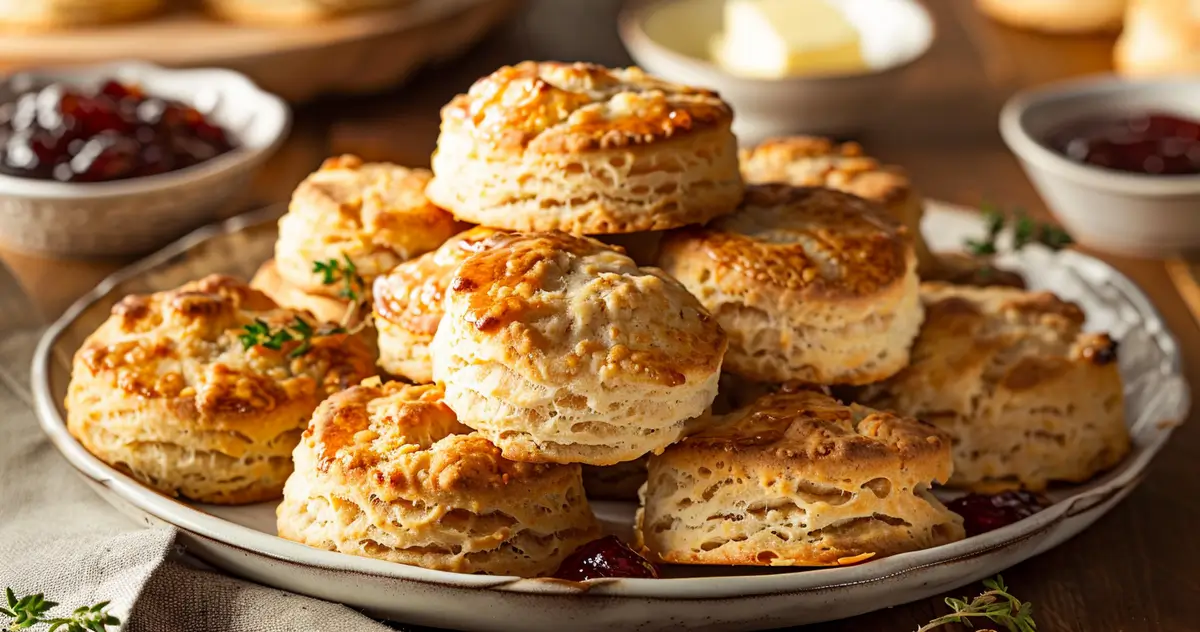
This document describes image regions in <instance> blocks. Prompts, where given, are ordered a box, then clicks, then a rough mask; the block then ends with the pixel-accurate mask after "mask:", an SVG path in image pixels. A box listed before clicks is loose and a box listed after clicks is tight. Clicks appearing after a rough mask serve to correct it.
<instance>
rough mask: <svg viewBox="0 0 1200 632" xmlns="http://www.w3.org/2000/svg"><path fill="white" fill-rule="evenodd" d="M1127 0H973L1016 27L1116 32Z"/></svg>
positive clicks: (999, 19)
mask: <svg viewBox="0 0 1200 632" xmlns="http://www.w3.org/2000/svg"><path fill="white" fill-rule="evenodd" d="M1126 2H1127V0H975V4H976V6H978V7H979V10H980V11H982V12H983V13H984V14H985V15H987V16H989V17H991V18H992V19H994V20H996V21H997V22H1001V23H1004V24H1007V25H1009V26H1013V27H1016V28H1019V29H1028V30H1031V31H1043V32H1046V33H1097V32H1110V31H1111V32H1115V31H1117V30H1119V29H1120V28H1121V22H1122V20H1123V19H1124V13H1125V4H1126Z"/></svg>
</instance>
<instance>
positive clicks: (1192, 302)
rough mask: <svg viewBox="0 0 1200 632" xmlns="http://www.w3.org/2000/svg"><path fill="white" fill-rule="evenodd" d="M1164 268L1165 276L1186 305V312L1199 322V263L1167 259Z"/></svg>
mask: <svg viewBox="0 0 1200 632" xmlns="http://www.w3.org/2000/svg"><path fill="white" fill-rule="evenodd" d="M1166 266H1167V274H1169V275H1170V277H1171V282H1172V283H1174V284H1175V289H1177V290H1179V295H1180V296H1182V297H1183V302H1184V303H1185V304H1187V307H1188V311H1190V312H1191V313H1192V316H1193V317H1194V318H1196V320H1197V321H1200V261H1189V260H1187V259H1168V260H1167V263H1166Z"/></svg>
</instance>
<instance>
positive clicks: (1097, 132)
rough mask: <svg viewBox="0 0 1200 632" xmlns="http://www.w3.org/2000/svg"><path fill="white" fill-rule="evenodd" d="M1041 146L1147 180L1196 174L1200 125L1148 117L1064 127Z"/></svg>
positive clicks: (1199, 167)
mask: <svg viewBox="0 0 1200 632" xmlns="http://www.w3.org/2000/svg"><path fill="white" fill-rule="evenodd" d="M1046 144H1047V145H1049V146H1050V147H1051V148H1052V149H1054V150H1055V151H1057V152H1059V153H1061V154H1062V155H1064V156H1066V157H1067V158H1070V159H1071V160H1073V161H1075V162H1079V163H1083V164H1087V165H1095V166H1097V167H1103V168H1105V169H1113V170H1116V171H1127V172H1130V173H1144V174H1149V175H1194V174H1198V173H1200V121H1195V120H1192V119H1189V118H1185V117H1181V116H1178V115H1175V114H1165V113H1161V112H1150V113H1146V114H1133V115H1124V116H1111V117H1107V118H1092V119H1084V120H1081V121H1078V122H1076V123H1071V124H1068V125H1064V126H1063V127H1061V128H1060V129H1058V130H1055V131H1054V132H1053V133H1051V134H1050V135H1049V137H1048V138H1047V139H1046Z"/></svg>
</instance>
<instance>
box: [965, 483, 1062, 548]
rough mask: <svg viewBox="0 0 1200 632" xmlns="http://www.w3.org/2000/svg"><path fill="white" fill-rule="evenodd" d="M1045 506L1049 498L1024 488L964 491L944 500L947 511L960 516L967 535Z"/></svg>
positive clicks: (1017, 518)
mask: <svg viewBox="0 0 1200 632" xmlns="http://www.w3.org/2000/svg"><path fill="white" fill-rule="evenodd" d="M1049 506H1050V500H1049V499H1047V498H1046V497H1044V496H1041V495H1039V494H1033V493H1030V492H1027V491H1007V492H1001V493H999V494H968V495H966V496H963V497H962V498H956V499H954V500H952V501H950V502H948V503H946V507H947V508H948V509H949V510H950V511H953V512H954V513H956V514H958V515H960V516H962V518H963V528H965V529H966V530H967V537H971V536H975V535H979V534H981V533H987V532H988V531H994V530H996V529H999V528H1000V527H1005V526H1008V525H1010V524H1012V523H1014V522H1017V521H1018V520H1022V519H1024V518H1028V517H1029V516H1032V515H1033V514H1035V513H1037V512H1039V511H1041V510H1043V509H1045V508H1046V507H1049Z"/></svg>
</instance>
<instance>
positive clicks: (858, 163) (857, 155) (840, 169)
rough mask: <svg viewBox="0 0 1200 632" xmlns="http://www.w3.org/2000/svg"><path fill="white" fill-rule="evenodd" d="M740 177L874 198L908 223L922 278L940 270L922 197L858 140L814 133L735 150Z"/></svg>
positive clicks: (900, 171)
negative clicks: (927, 235) (925, 228)
mask: <svg viewBox="0 0 1200 632" xmlns="http://www.w3.org/2000/svg"><path fill="white" fill-rule="evenodd" d="M739 163H740V165H741V169H742V177H743V178H745V180H746V182H747V183H750V184H767V183H772V182H775V183H782V184H790V185H792V186H798V187H826V188H829V189H836V190H838V191H845V192H846V193H850V194H853V195H857V196H858V197H861V198H863V199H866V200H871V201H872V202H875V203H878V204H879V205H881V206H883V208H885V209H887V211H888V212H889V213H891V214H892V217H894V218H896V220H897V221H899V222H900V223H901V224H904V226H905V227H907V228H908V234H909V236H910V237H911V238H912V240H913V250H914V252H916V255H917V273H918V274H919V275H920V276H921V278H925V277H926V276H929V275H932V274H934V273H936V272H937V270H938V259H937V257H935V256H934V255H933V253H931V252H930V251H929V248H928V247H927V246H926V245H925V239H924V237H923V236H922V234H921V218H922V217H923V216H924V214H925V206H924V201H923V200H922V199H921V195H920V193H919V192H918V191H917V190H916V188H915V187H914V186H913V184H912V182H911V181H910V180H909V177H908V174H906V173H905V172H904V170H903V169H901V168H900V167H897V166H894V165H884V164H881V163H880V162H879V161H878V160H876V159H874V158H871V157H869V156H867V155H866V153H865V152H864V151H863V148H862V145H859V144H858V143H854V142H850V143H836V142H834V141H832V140H830V139H828V138H821V137H818V136H785V137H780V138H771V139H768V140H766V141H763V142H762V143H761V144H759V145H758V146H756V147H753V148H750V149H743V150H741V151H740V152H739Z"/></svg>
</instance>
